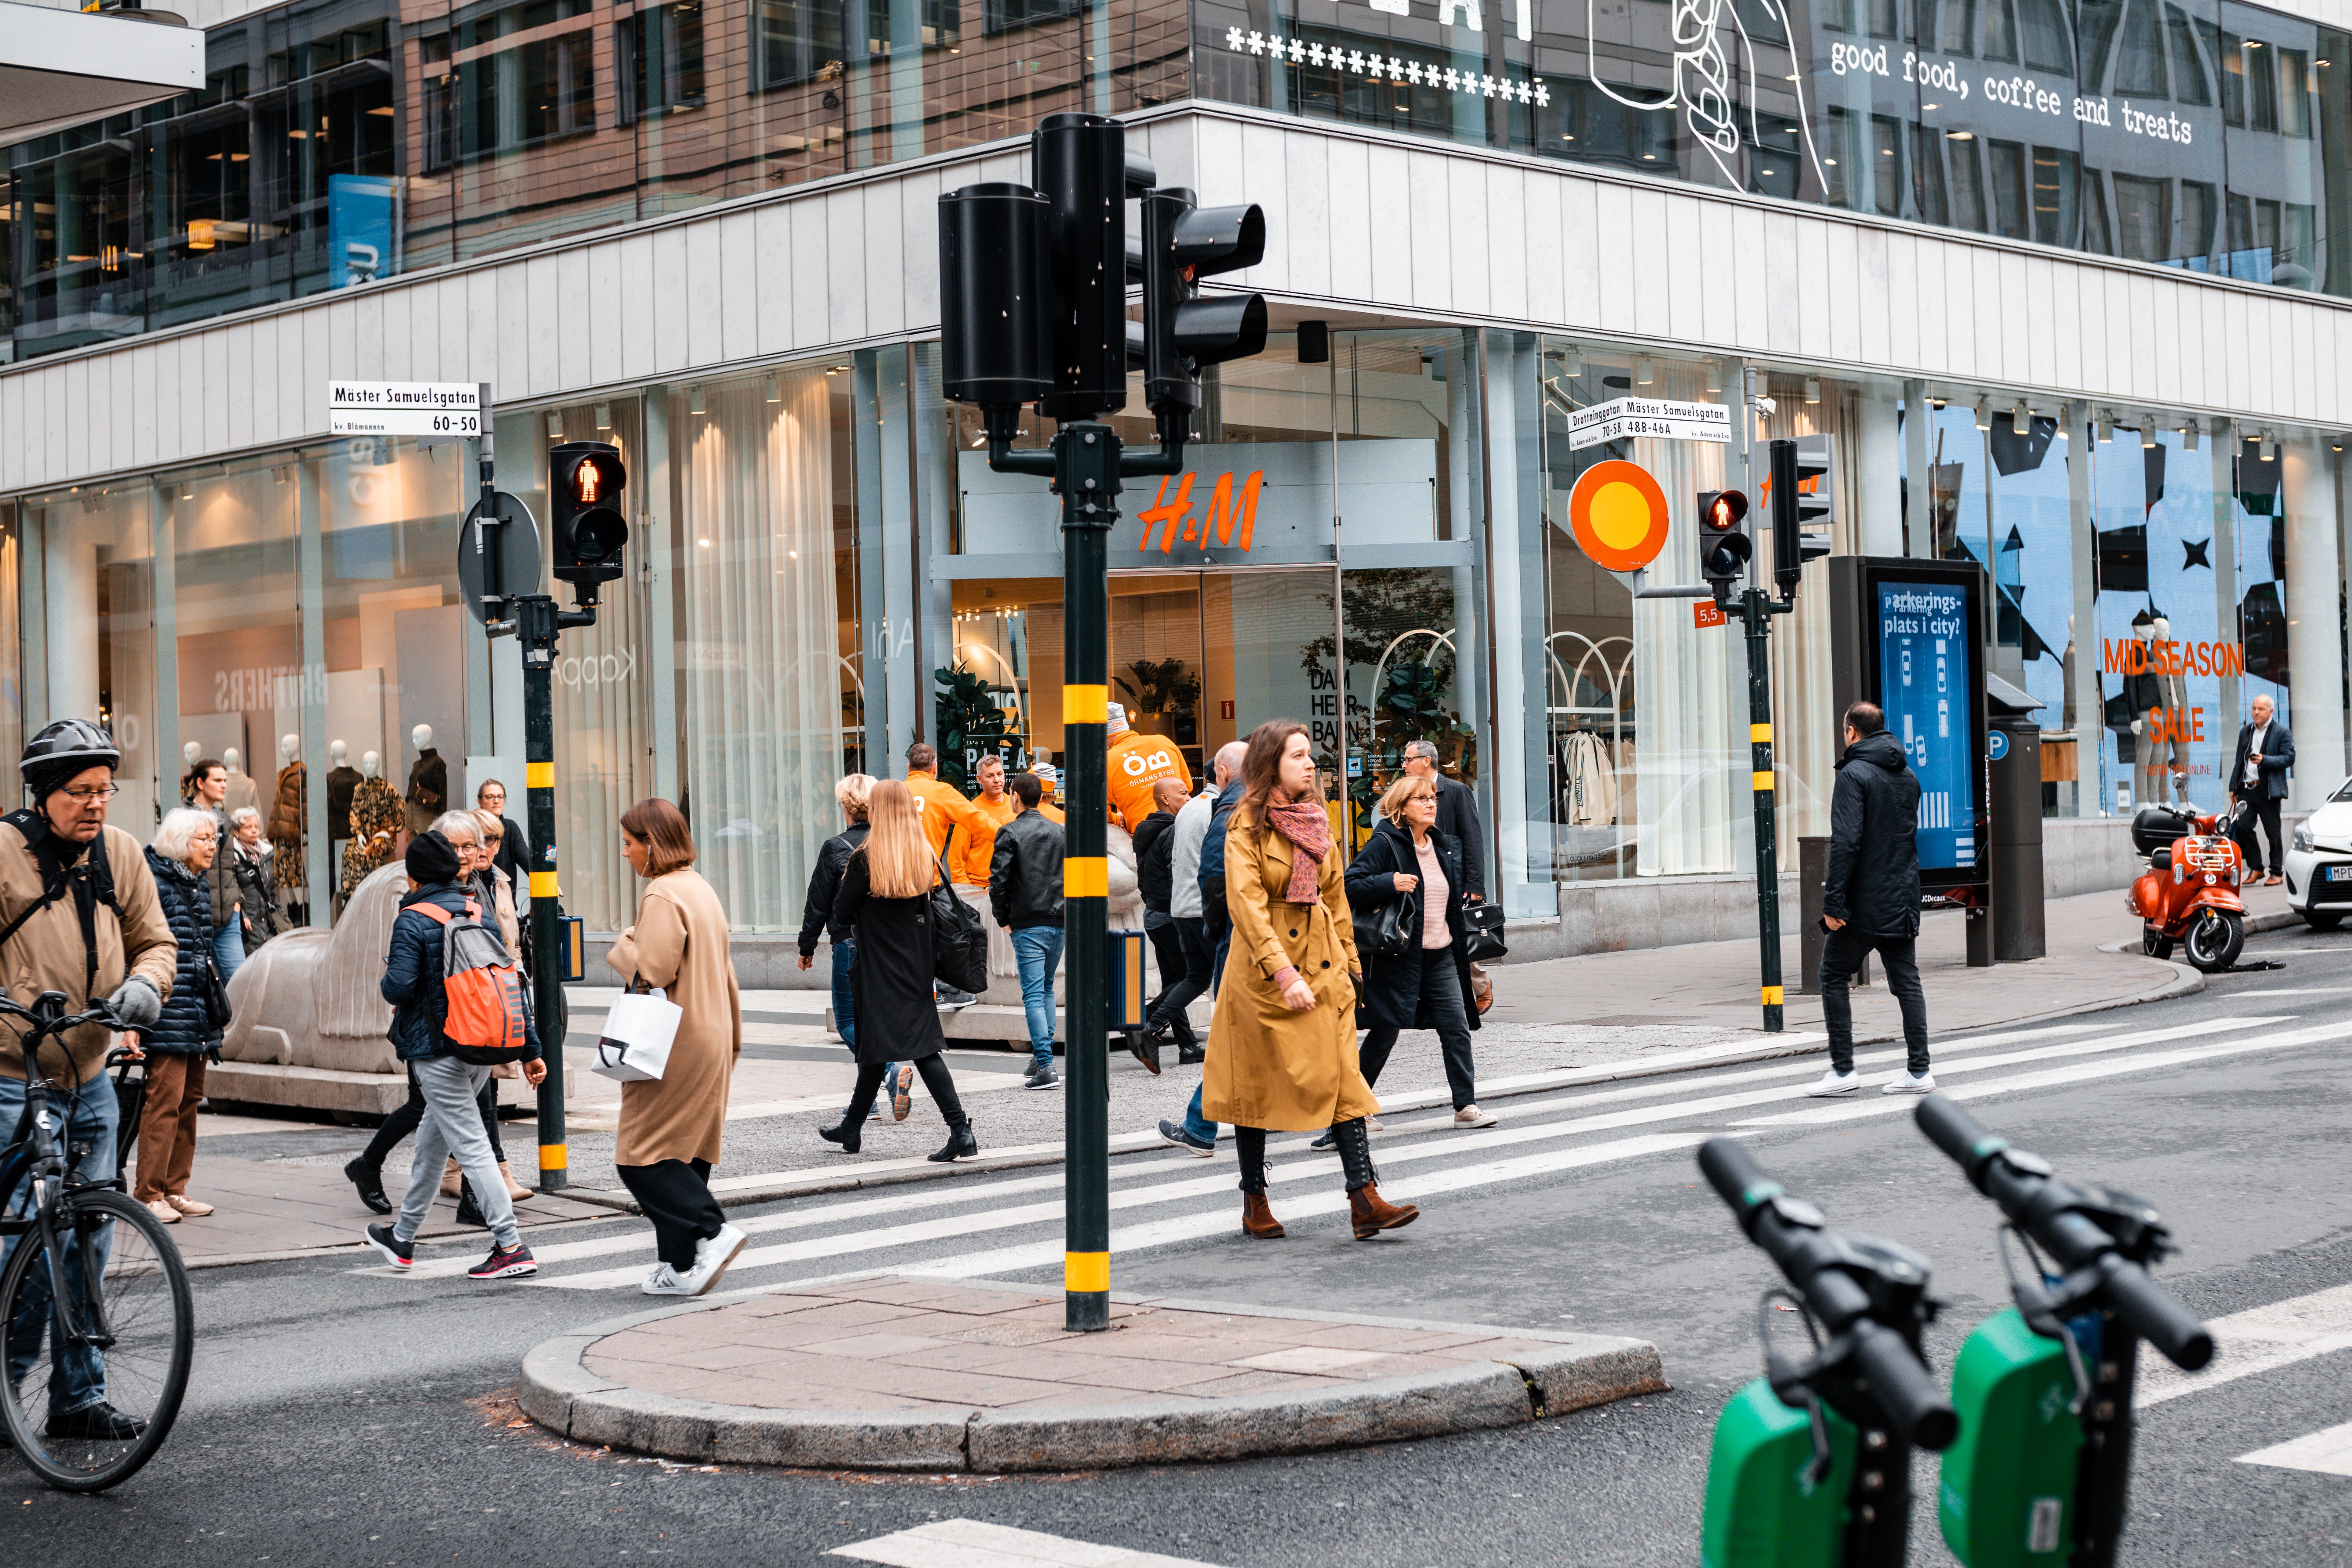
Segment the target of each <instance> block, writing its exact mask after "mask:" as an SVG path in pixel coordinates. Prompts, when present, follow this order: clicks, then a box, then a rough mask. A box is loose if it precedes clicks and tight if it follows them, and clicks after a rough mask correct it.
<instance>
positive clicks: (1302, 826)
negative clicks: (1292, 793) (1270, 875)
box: [1265, 799, 1331, 904]
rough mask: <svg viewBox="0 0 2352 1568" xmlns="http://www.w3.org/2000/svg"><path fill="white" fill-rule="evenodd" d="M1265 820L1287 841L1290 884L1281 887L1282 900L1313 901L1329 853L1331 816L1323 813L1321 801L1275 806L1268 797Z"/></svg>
mask: <svg viewBox="0 0 2352 1568" xmlns="http://www.w3.org/2000/svg"><path fill="white" fill-rule="evenodd" d="M1265 820H1266V823H1267V825H1268V826H1271V827H1273V829H1274V830H1275V831H1276V833H1279V834H1281V835H1282V836H1283V837H1285V838H1287V839H1288V840H1290V847H1291V857H1290V885H1289V886H1288V887H1286V888H1285V889H1283V890H1282V897H1283V900H1284V901H1286V902H1287V903H1293V904H1311V903H1313V902H1314V901H1315V900H1316V899H1317V897H1318V888H1319V886H1320V883H1319V878H1320V876H1321V873H1322V868H1323V857H1324V856H1326V855H1328V854H1329V853H1330V852H1331V819H1330V817H1328V816H1326V815H1325V814H1324V811H1323V803H1322V802H1321V801H1319V800H1314V799H1307V800H1294V801H1291V802H1290V803H1288V804H1287V805H1277V804H1276V803H1275V802H1274V801H1272V800H1268V801H1267V802H1266V805H1265Z"/></svg>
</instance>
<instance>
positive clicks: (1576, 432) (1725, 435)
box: [1568, 397, 1731, 452]
mask: <svg viewBox="0 0 2352 1568" xmlns="http://www.w3.org/2000/svg"><path fill="white" fill-rule="evenodd" d="M1643 437H1646V438H1647V439H1649V440H1653V441H1724V442H1728V441H1729V440H1730V439H1731V409H1730V407H1729V405H1726V404H1721V403H1668V402H1666V401H1665V400H1664V399H1663V398H1656V397H1612V398H1611V399H1610V400H1609V401H1608V402H1606V403H1596V404H1594V405H1592V406H1591V407H1590V408H1580V409H1578V410H1577V411H1576V412H1575V413H1574V414H1571V415H1570V416H1569V420H1568V449H1569V450H1570V451H1571V452H1581V451H1582V450H1584V448H1585V447H1598V446H1600V445H1601V444H1602V443H1603V442H1608V441H1631V440H1634V439H1636V438H1643Z"/></svg>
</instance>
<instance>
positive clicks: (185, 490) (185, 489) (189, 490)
mask: <svg viewBox="0 0 2352 1568" xmlns="http://www.w3.org/2000/svg"><path fill="white" fill-rule="evenodd" d="M180 499H181V500H195V499H196V487H195V486H194V485H182V486H181V487H180Z"/></svg>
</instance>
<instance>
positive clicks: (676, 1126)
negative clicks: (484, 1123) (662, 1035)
mask: <svg viewBox="0 0 2352 1568" xmlns="http://www.w3.org/2000/svg"><path fill="white" fill-rule="evenodd" d="M621 852H622V853H623V854H624V855H625V856H627V857H628V860H629V864H630V865H631V866H632V867H634V868H635V869H636V872H637V875H639V876H640V877H644V878H646V879H648V880H647V881H646V891H645V896H644V897H643V898H642V899H641V900H639V901H638V904H637V919H636V923H635V924H634V925H632V926H631V927H630V928H629V929H628V930H627V931H623V932H622V933H621V936H620V940H619V941H617V942H614V944H613V951H612V953H611V955H610V956H608V957H607V958H606V959H605V961H604V962H605V963H609V964H611V965H612V966H613V967H614V969H615V970H617V971H618V972H619V973H621V975H622V976H623V978H625V979H626V980H629V981H632V982H643V983H644V984H646V985H648V986H656V987H658V988H660V990H661V992H662V994H664V995H666V996H667V997H668V998H669V1000H670V1001H672V1002H674V1003H676V1004H677V1007H678V1011H679V1012H680V1013H681V1014H683V1015H684V1016H682V1017H680V1018H679V1020H678V1025H677V1037H676V1038H675V1039H674V1040H672V1042H671V1044H670V1048H669V1061H668V1062H667V1064H666V1065H665V1066H664V1068H663V1069H662V1076H661V1077H659V1078H656V1079H642V1080H639V1081H636V1082H632V1083H624V1084H623V1085H622V1086H621V1126H620V1135H619V1137H618V1138H617V1139H616V1140H615V1142H614V1150H613V1163H614V1165H615V1166H617V1167H618V1168H619V1170H620V1173H621V1182H622V1184H623V1185H625V1186H626V1187H627V1188H628V1189H629V1195H630V1196H632V1197H634V1198H635V1199H636V1200H637V1207H638V1208H639V1209H640V1210H642V1211H643V1212H644V1214H645V1216H646V1218H647V1219H648V1220H650V1221H652V1222H653V1227H654V1241H655V1244H656V1250H657V1251H658V1252H659V1254H660V1258H661V1261H660V1262H659V1263H657V1264H656V1265H655V1267H654V1271H653V1272H652V1273H651V1274H649V1275H647V1276H646V1281H645V1283H644V1284H643V1285H642V1286H641V1287H639V1289H643V1290H644V1291H645V1293H646V1295H648V1296H699V1295H701V1294H702V1293H703V1292H704V1291H706V1290H708V1289H710V1288H711V1287H712V1286H713V1285H716V1284H717V1283H719V1276H720V1275H722V1274H724V1273H726V1272H727V1266H728V1265H729V1264H730V1263H732V1262H733V1261H734V1260H735V1254H736V1253H737V1252H739V1251H740V1250H741V1249H742V1247H743V1240H744V1236H743V1232H742V1231H741V1230H740V1229H738V1228H737V1227H736V1226H731V1225H729V1224H728V1223H727V1216H726V1215H725V1214H724V1213H722V1212H721V1211H720V1210H719V1203H718V1200H716V1199H715V1198H713V1197H712V1196H711V1195H710V1167H711V1166H713V1165H715V1164H717V1163H719V1138H720V1136H721V1135H722V1134H723V1133H724V1132H725V1131H726V1130H727V1088H728V1083H729V1080H730V1079H732V1078H733V1076H734V1072H735V1059H736V1058H738V1057H740V1056H741V1055H742V1054H743V1004H742V999H741V997H740V995H738V994H737V992H736V988H735V963H734V960H733V959H732V958H731V957H730V956H729V953H728V949H727V911H726V910H724V909H722V908H720V907H719V895H718V893H717V892H715V891H714V890H713V889H711V886H710V884H709V883H708V882H706V881H704V880H703V879H702V875H701V873H700V872H698V871H697V870H695V869H694V837H693V836H692V835H691V834H689V833H688V831H687V826H686V818H685V816H683V815H681V814H680V813H679V811H678V809H677V806H675V805H671V804H670V803H669V802H668V801H666V800H658V799H656V800H641V801H639V802H637V804H636V805H633V806H631V807H629V809H628V810H627V811H625V812H624V813H622V814H621Z"/></svg>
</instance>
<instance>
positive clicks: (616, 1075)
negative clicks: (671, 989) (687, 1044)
mask: <svg viewBox="0 0 2352 1568" xmlns="http://www.w3.org/2000/svg"><path fill="white" fill-rule="evenodd" d="M684 1016H685V1014H684V1013H683V1012H682V1011H681V1010H680V1009H679V1007H678V1005H677V1003H675V1002H672V1001H671V1000H669V999H668V998H667V997H666V996H664V995H663V994H661V993H660V992H659V991H648V992H644V993H639V992H635V991H625V992H623V993H622V994H621V995H620V997H619V999H617V1000H616V1001H614V1004H613V1010H612V1011H611V1012H610V1013H608V1014H606V1015H605V1016H604V1038H602V1039H600V1040H598V1041H597V1042H596V1070H597V1071H598V1072H599V1073H602V1074H603V1075H604V1077H606V1078H609V1079H615V1080H617V1081H619V1082H621V1083H638V1082H642V1081H643V1080H645V1079H652V1078H659V1077H661V1075H662V1072H663V1070H664V1069H665V1068H667V1067H668V1066H669V1047H670V1043H671V1042H672V1041H673V1040H675V1039H677V1021H678V1019H680V1018H682V1017H684Z"/></svg>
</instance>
